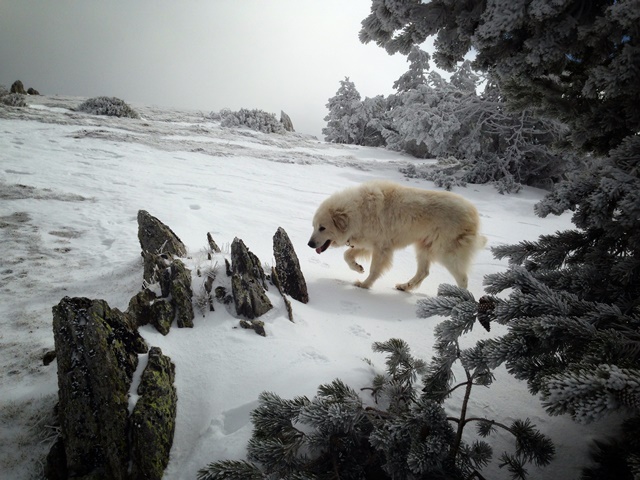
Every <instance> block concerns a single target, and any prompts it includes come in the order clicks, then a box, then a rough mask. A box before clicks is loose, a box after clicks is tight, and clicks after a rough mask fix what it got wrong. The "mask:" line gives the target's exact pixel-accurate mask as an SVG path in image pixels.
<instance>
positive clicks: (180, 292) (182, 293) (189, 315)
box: [160, 258, 194, 328]
mask: <svg viewBox="0 0 640 480" xmlns="http://www.w3.org/2000/svg"><path fill="white" fill-rule="evenodd" d="M160 288H161V289H162V296H163V297H166V298H170V299H171V305H172V306H173V308H174V313H175V317H176V320H177V322H178V327H180V328H184V327H188V328H192V327H193V317H194V314H193V303H192V302H191V299H192V298H193V292H192V290H191V271H190V270H189V269H188V268H187V267H185V266H184V263H182V262H181V261H180V260H178V259H177V258H176V259H175V260H173V262H171V265H170V266H169V268H166V269H165V270H164V271H163V272H162V275H161V277H160Z"/></svg>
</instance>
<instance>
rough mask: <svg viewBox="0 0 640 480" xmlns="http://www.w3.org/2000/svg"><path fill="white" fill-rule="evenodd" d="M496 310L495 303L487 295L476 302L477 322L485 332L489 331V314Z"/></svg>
mask: <svg viewBox="0 0 640 480" xmlns="http://www.w3.org/2000/svg"><path fill="white" fill-rule="evenodd" d="M495 308H496V302H495V300H494V299H493V298H491V297H490V296H488V295H485V296H484V297H480V299H479V300H478V313H477V317H478V321H479V322H480V325H482V326H483V327H484V328H485V330H486V331H487V332H489V331H491V324H490V322H491V312H493V310H494V309H495Z"/></svg>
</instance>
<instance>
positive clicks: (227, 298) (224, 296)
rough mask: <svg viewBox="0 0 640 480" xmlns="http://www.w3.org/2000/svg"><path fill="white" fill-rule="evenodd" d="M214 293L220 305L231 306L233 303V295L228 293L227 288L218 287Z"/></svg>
mask: <svg viewBox="0 0 640 480" xmlns="http://www.w3.org/2000/svg"><path fill="white" fill-rule="evenodd" d="M214 292H215V296H216V300H218V301H219V302H220V303H224V304H225V305H229V304H230V303H231V302H233V295H229V294H228V293H227V289H226V288H224V287H222V286H220V287H216V289H215V290H214Z"/></svg>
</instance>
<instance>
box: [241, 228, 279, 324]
mask: <svg viewBox="0 0 640 480" xmlns="http://www.w3.org/2000/svg"><path fill="white" fill-rule="evenodd" d="M231 271H232V274H231V291H232V294H233V300H234V302H235V307H236V313H237V314H238V315H243V316H244V317H246V318H248V319H253V318H256V317H259V316H260V315H263V314H265V313H266V312H268V311H269V310H271V309H272V308H273V305H272V304H271V301H270V300H269V297H267V294H266V292H265V288H266V278H265V275H264V270H263V269H262V266H261V265H260V260H259V259H258V257H256V256H255V255H254V254H253V253H251V252H250V251H249V249H248V248H247V247H246V245H245V244H244V243H243V242H242V240H240V239H238V238H235V239H234V240H233V243H232V244H231Z"/></svg>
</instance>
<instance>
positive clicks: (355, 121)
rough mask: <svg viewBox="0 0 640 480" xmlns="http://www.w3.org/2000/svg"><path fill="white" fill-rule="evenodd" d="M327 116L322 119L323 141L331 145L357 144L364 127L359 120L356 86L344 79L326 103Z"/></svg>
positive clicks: (359, 104)
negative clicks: (323, 125) (325, 124)
mask: <svg viewBox="0 0 640 480" xmlns="http://www.w3.org/2000/svg"><path fill="white" fill-rule="evenodd" d="M327 108H328V109H329V114H328V115H327V116H326V117H325V118H324V120H325V121H326V122H327V126H326V127H325V128H323V129H322V133H323V134H324V135H325V140H326V141H327V142H332V143H351V144H353V143H358V140H359V139H360V138H361V137H362V132H363V130H364V125H363V122H362V119H361V118H360V112H361V108H362V104H361V102H360V93H359V92H358V90H357V89H356V85H355V84H354V83H353V82H352V81H351V80H349V77H345V79H344V80H340V88H339V89H338V91H337V93H336V95H335V96H334V97H331V98H330V99H329V103H327Z"/></svg>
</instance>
